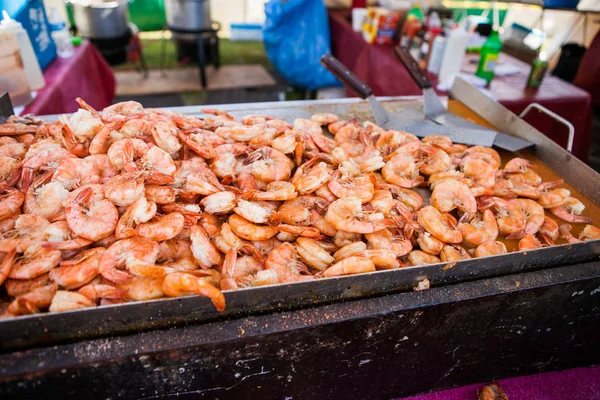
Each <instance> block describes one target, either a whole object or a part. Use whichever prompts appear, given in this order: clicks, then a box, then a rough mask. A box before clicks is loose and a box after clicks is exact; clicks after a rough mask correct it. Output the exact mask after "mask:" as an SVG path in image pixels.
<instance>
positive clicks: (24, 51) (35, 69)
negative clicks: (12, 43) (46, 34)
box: [0, 10, 46, 90]
mask: <svg viewBox="0 0 600 400" xmlns="http://www.w3.org/2000/svg"><path fill="white" fill-rule="evenodd" d="M2 15H3V17H4V19H2V21H0V32H7V33H13V34H14V35H15V36H16V37H17V43H18V44H19V52H20V54H21V60H22V62H23V66H24V67H25V75H26V76H27V82H28V83H29V89H31V90H38V89H41V88H43V87H44V86H45V85H46V81H45V80H44V74H42V69H41V68H40V64H39V63H38V60H37V57H36V56H35V53H34V51H33V47H32V46H31V41H30V40H29V35H28V34H27V31H26V30H25V29H23V25H21V23H20V22H17V21H15V20H14V19H12V18H10V16H9V15H8V13H7V12H6V11H4V10H3V11H2Z"/></svg>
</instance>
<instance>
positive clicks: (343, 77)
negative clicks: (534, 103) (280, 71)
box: [321, 54, 494, 146]
mask: <svg viewBox="0 0 600 400" xmlns="http://www.w3.org/2000/svg"><path fill="white" fill-rule="evenodd" d="M321 64H323V66H324V67H325V68H327V69H328V70H329V71H330V72H331V73H332V74H334V75H335V76H336V77H337V78H338V79H339V80H340V81H341V82H342V83H343V84H344V85H345V86H346V87H347V88H349V89H352V90H353V91H354V92H356V93H357V94H358V95H359V96H360V97H361V98H363V99H365V100H367V101H368V102H369V105H370V106H371V110H372V111H373V115H374V117H375V123H376V124H377V125H379V126H381V127H382V128H384V129H393V130H400V131H406V132H410V133H413V134H415V135H416V136H419V137H425V136H431V135H445V136H448V137H450V139H452V141H453V142H455V143H465V144H471V145H481V146H491V144H492V142H493V140H494V139H493V137H492V138H490V136H489V135H488V136H486V135H478V134H475V133H478V132H473V134H470V135H468V134H466V133H465V132H468V131H469V129H457V128H454V127H450V126H445V125H439V124H437V123H436V122H433V121H430V120H425V119H423V115H422V114H421V113H419V112H416V111H412V110H406V111H403V112H402V113H393V114H392V113H388V112H387V111H386V110H385V109H384V108H383V107H382V106H381V103H379V101H377V99H376V98H375V96H373V91H372V90H371V88H370V87H368V86H367V85H366V84H365V83H364V82H362V81H361V80H360V79H358V77H357V76H356V75H354V74H353V73H352V72H351V71H350V70H349V69H348V68H346V66H345V65H344V64H342V63H341V62H340V61H339V60H337V59H336V58H335V57H333V56H332V55H330V54H327V55H324V56H323V57H322V58H321ZM465 139H469V141H465Z"/></svg>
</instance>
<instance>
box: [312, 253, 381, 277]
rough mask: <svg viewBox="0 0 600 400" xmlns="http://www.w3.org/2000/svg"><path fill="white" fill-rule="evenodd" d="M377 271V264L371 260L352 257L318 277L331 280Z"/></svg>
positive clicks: (336, 264)
mask: <svg viewBox="0 0 600 400" xmlns="http://www.w3.org/2000/svg"><path fill="white" fill-rule="evenodd" d="M375 270H376V268H375V264H374V263H373V261H371V260H370V259H368V258H365V257H358V256H352V257H348V258H345V259H343V260H341V261H339V262H337V263H335V264H333V265H332V266H331V267H329V268H327V269H326V270H325V271H323V272H320V273H319V274H318V276H319V277H322V278H330V277H334V276H342V275H352V274H360V273H365V272H373V271H375Z"/></svg>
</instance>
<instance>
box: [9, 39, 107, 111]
mask: <svg viewBox="0 0 600 400" xmlns="http://www.w3.org/2000/svg"><path fill="white" fill-rule="evenodd" d="M44 78H45V79H46V86H45V87H44V88H43V89H41V90H40V91H39V92H38V94H37V97H36V98H35V100H33V102H32V103H31V104H29V105H28V106H27V107H25V110H23V112H22V113H21V114H22V115H25V114H35V115H48V114H61V113H70V112H75V111H77V109H78V108H79V107H78V105H77V103H76V102H75V98H77V97H81V98H82V99H84V100H85V101H86V102H87V103H88V104H90V105H91V106H92V107H94V108H96V109H100V110H101V109H103V108H104V107H107V106H109V105H110V104H111V103H112V102H113V100H114V96H115V87H116V84H115V77H114V75H113V72H112V69H111V68H110V66H109V65H108V64H107V63H106V61H104V59H103V58H102V55H101V54H100V53H99V52H98V50H96V48H95V47H94V46H93V45H92V44H91V43H90V42H89V41H87V40H84V41H83V43H82V44H81V46H78V47H76V48H75V54H74V55H73V56H72V57H70V58H66V59H65V58H58V57H57V58H56V59H55V60H54V61H53V62H52V63H51V64H50V65H49V66H48V68H46V70H45V71H44Z"/></svg>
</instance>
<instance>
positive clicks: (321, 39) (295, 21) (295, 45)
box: [263, 0, 341, 90]
mask: <svg viewBox="0 0 600 400" xmlns="http://www.w3.org/2000/svg"><path fill="white" fill-rule="evenodd" d="M265 14H266V20H265V24H264V28H263V40H264V43H265V49H266V52H267V56H268V57H269V59H270V60H271V63H272V64H273V65H274V66H275V68H277V70H278V71H279V72H280V73H281V74H282V75H283V76H284V78H285V79H287V81H288V82H289V83H290V84H292V85H294V86H298V87H301V88H304V89H308V90H316V89H319V88H322V87H326V86H341V84H340V83H339V81H338V80H337V79H336V77H335V76H333V75H332V74H331V73H330V72H329V71H327V70H326V69H325V68H324V67H323V66H322V65H321V63H320V59H321V57H322V56H323V55H325V54H327V53H330V52H331V48H330V46H329V24H328V22H327V12H326V10H325V5H324V3H323V0H271V1H269V2H268V3H266V4H265Z"/></svg>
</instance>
